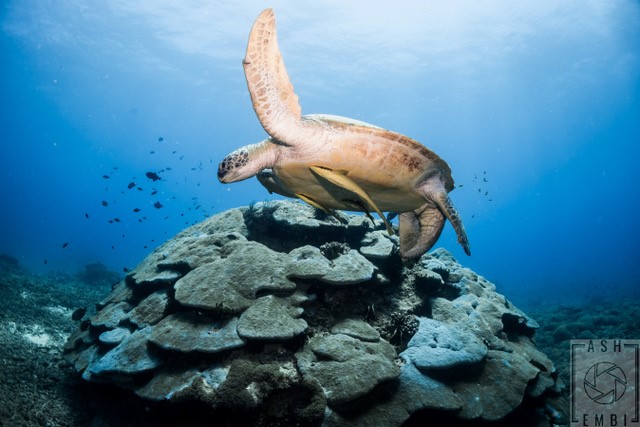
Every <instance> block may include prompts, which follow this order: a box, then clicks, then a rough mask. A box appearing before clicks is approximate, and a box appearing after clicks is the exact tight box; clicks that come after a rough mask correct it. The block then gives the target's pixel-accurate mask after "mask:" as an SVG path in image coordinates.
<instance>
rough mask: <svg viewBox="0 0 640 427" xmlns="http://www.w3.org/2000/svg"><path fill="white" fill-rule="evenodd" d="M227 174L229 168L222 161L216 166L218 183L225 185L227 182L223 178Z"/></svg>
mask: <svg viewBox="0 0 640 427" xmlns="http://www.w3.org/2000/svg"><path fill="white" fill-rule="evenodd" d="M228 173H229V168H228V167H227V164H226V163H225V162H224V160H223V161H222V162H221V163H220V164H219V165H218V181H220V182H221V183H223V184H227V183H228V182H229V181H227V180H225V177H226V176H227V174H228Z"/></svg>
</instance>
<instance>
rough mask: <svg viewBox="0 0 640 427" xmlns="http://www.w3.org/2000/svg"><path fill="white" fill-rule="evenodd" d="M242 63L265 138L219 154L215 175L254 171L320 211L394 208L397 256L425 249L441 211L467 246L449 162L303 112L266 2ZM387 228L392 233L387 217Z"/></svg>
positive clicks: (396, 139) (360, 126) (438, 228)
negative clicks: (450, 194)
mask: <svg viewBox="0 0 640 427" xmlns="http://www.w3.org/2000/svg"><path fill="white" fill-rule="evenodd" d="M243 66H244V71H245V76H246V78H247V86H248V88H249V93H250V95H251V100H252V102H253V108H254V110H255V112H256V114H257V116H258V119H259V120H260V123H261V124H262V126H263V127H264V129H265V130H266V131H267V133H268V134H269V135H270V138H268V139H266V140H265V141H262V142H261V143H258V144H252V145H248V146H245V147H242V148H240V149H238V150H236V151H234V152H233V153H231V154H229V155H228V156H227V157H225V159H224V160H223V161H222V162H221V163H220V166H219V167H218V179H219V180H220V181H221V182H223V183H229V182H236V181H240V180H243V179H247V178H250V177H252V176H256V175H258V179H259V180H260V182H261V183H262V184H263V185H264V186H265V187H266V188H267V189H268V190H269V191H270V192H276V193H279V194H282V195H284V196H287V197H298V198H300V199H302V200H304V201H305V202H307V203H310V204H311V205H313V206H315V207H318V208H320V209H323V210H325V211H327V212H331V211H332V210H334V209H343V210H356V211H365V212H369V211H376V212H378V213H379V214H380V215H381V216H382V214H381V212H382V211H394V212H400V252H401V255H402V257H403V258H404V259H415V258H418V257H420V256H421V255H422V254H423V253H424V252H426V251H427V250H429V249H430V248H431V246H433V244H434V243H435V242H436V240H437V239H438V237H439V236H440V233H441V232H442V228H443V226H444V222H445V218H447V219H449V221H450V222H451V223H452V225H453V226H454V228H455V230H456V233H457V235H458V241H459V242H460V244H461V245H462V247H463V248H464V250H465V252H466V253H467V254H469V253H470V251H469V242H468V240H467V236H466V233H465V230H464V226H463V225H462V221H461V220H460V218H459V216H458V213H457V212H456V210H455V208H454V207H453V204H452V203H451V200H450V199H449V197H448V195H447V193H448V192H449V191H451V190H452V189H453V188H454V184H453V179H452V178H451V169H450V168H449V166H448V165H447V163H446V162H445V161H444V160H442V159H441V158H440V157H438V156H437V155H436V154H435V153H434V152H433V151H431V150H429V149H428V148H426V147H425V146H423V145H422V144H420V143H418V142H417V141H414V140H413V139H411V138H409V137H406V136H404V135H401V134H399V133H396V132H392V131H388V130H385V129H382V128H379V127H377V126H373V125H370V124H368V123H364V122H360V121H356V120H352V119H347V118H343V117H338V116H330V115H306V116H302V113H301V108H300V105H299V104H298V97H297V95H296V94H295V92H294V90H293V86H292V84H291V82H290V80H289V76H288V74H287V70H286V68H285V65H284V61H283V60H282V56H281V54H280V50H279V48H278V41H277V35H276V24H275V16H274V14H273V11H272V10H271V9H267V10H265V11H263V12H262V13H261V14H260V16H259V17H258V18H257V19H256V22H255V24H254V25H253V28H252V30H251V34H250V36H249V43H248V46H247V53H246V56H245V59H244V61H243ZM383 219H384V217H383ZM385 222H386V220H385ZM387 229H388V230H389V232H391V228H390V226H389V224H388V223H387Z"/></svg>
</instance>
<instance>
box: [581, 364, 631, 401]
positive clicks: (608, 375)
mask: <svg viewBox="0 0 640 427" xmlns="http://www.w3.org/2000/svg"><path fill="white" fill-rule="evenodd" d="M626 389H627V376H626V375H625V374H624V371H623V370H622V369H621V368H620V367H619V366H618V365H616V364H615V363H610V362H600V363H596V364H595V365H593V366H591V368H589V370H588V371H587V373H586V375H585V376H584V390H585V392H586V393H587V396H589V398H590V399H591V400H593V401H594V402H597V403H601V404H603V405H606V404H610V403H614V402H617V401H618V400H620V399H621V398H622V396H624V392H625V391H626Z"/></svg>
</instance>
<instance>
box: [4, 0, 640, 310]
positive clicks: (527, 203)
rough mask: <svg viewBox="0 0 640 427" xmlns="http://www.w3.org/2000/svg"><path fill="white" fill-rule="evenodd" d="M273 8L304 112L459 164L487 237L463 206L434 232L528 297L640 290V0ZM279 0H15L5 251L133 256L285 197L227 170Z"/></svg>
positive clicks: (118, 261)
mask: <svg viewBox="0 0 640 427" xmlns="http://www.w3.org/2000/svg"><path fill="white" fill-rule="evenodd" d="M270 6H272V7H273V8H274V9H275V11H276V15H277V18H278V24H279V27H278V31H279V40H280V47H281V50H282V53H283V56H284V59H285V62H286V64H287V67H288V70H289V74H290V76H291V79H292V81H293V84H294V86H295V88H296V91H297V93H298V95H299V97H300V102H301V105H302V108H303V113H330V114H338V115H343V116H347V117H353V118H357V119H360V120H364V121H367V122H370V123H373V124H376V125H379V126H382V127H385V128H388V129H392V130H395V131H398V132H401V133H404V134H406V135H408V136H410V137H412V138H415V139H417V140H419V141H421V142H422V143H424V144H425V145H427V146H428V147H430V148H431V149H433V150H434V151H436V152H437V153H438V154H439V155H440V156H441V157H443V158H444V159H445V160H446V161H447V162H448V163H449V165H450V166H451V168H452V170H453V175H454V178H455V180H456V183H457V184H462V187H459V188H457V189H456V190H455V191H454V192H453V193H452V194H451V197H452V199H453V200H454V203H455V204H456V206H457V207H458V210H459V211H460V213H461V215H462V217H463V219H464V222H465V225H466V228H467V231H468V234H469V238H470V241H471V248H472V253H473V255H472V256H471V257H467V256H466V255H464V253H463V252H462V250H461V248H460V247H459V246H458V245H457V244H456V238H455V235H454V233H453V231H452V229H451V227H450V226H449V225H447V227H446V229H445V232H444V233H443V235H442V237H441V238H440V241H439V242H438V244H437V246H443V247H445V248H447V249H448V250H450V251H452V252H453V253H454V255H455V256H456V257H457V258H458V259H459V260H460V261H462V262H463V263H464V264H465V265H467V266H469V267H470V268H473V269H474V270H476V271H477V272H479V273H480V274H482V275H484V276H486V277H487V278H488V279H489V280H491V281H493V282H495V283H497V284H498V286H499V290H500V291H502V292H503V293H505V294H506V295H507V296H508V297H510V298H511V299H512V300H515V301H523V302H533V303H536V304H549V303H558V302H571V301H586V302H588V301H589V300H592V299H596V300H599V301H601V300H602V298H603V297H607V298H608V297H618V296H626V297H631V298H640V294H639V291H638V289H640V286H639V285H640V283H639V281H640V280H639V279H638V274H637V272H638V270H637V266H638V265H639V264H640V225H639V224H640V222H639V221H638V218H639V214H640V209H639V207H640V198H639V197H638V196H639V191H638V184H640V167H639V166H638V159H639V158H640V148H639V145H640V144H639V143H640V85H639V83H640V5H639V4H638V2H637V1H625V0H613V1H607V2H605V1H593V2H586V1H583V0H575V1H562V2H559V1H539V0H536V1H519V2H512V1H507V0H505V1H486V2H475V1H471V0H469V1H460V2H445V1H438V2H436V1H429V2H413V3H398V4H397V5H395V2H387V1H375V2H313V3H309V2H293V1H289V2H287V1H274V2H272V3H271V4H270ZM263 7H265V6H264V4H262V3H261V2H257V1H254V2H200V1H183V2H170V1H167V0H158V1H153V2H147V1H135V0H134V1H131V0H127V1H109V2H92V1H88V0H87V1H82V0H76V1H65V0H60V1H55V2H36V1H24V0H18V1H11V0H9V1H4V2H2V4H1V5H0V52H1V53H0V55H1V58H2V60H1V63H2V65H1V67H0V73H1V78H0V124H1V128H0V129H1V131H2V137H1V139H0V140H1V141H2V142H1V144H2V154H1V155H0V182H1V185H0V206H1V207H0V209H1V210H0V212H1V220H2V221H0V253H6V254H10V255H13V256H15V257H16V258H18V259H19V261H20V262H21V263H22V264H23V265H24V266H26V267H28V268H30V269H32V270H34V271H36V272H39V273H47V272H54V271H63V272H75V271H78V270H80V269H81V268H82V266H83V265H84V264H86V263H89V262H94V261H101V262H103V263H105V264H106V265H107V266H109V267H110V268H113V269H114V270H118V271H122V268H123V267H128V268H131V267H133V266H135V265H136V264H137V263H138V262H139V261H141V260H142V259H143V258H144V257H145V256H146V255H147V254H148V253H150V252H151V250H152V249H153V248H154V247H156V246H157V245H158V244H160V243H162V242H163V241H164V240H166V239H167V238H170V237H171V236H173V235H174V234H175V233H176V232H178V231H180V230H181V229H183V228H184V227H185V226H186V225H187V224H191V223H193V222H195V221H199V220H202V219H203V218H205V216H206V215H211V214H214V213H216V212H220V211H223V210H226V209H229V208H232V207H237V206H241V205H247V204H249V203H250V202H252V201H260V200H268V199H269V198H270V196H269V195H268V194H267V192H266V191H265V190H264V189H263V188H262V187H261V186H260V185H259V183H258V182H257V181H256V180H255V179H252V180H249V181H245V182H242V183H237V184H233V185H227V186H223V185H222V184H220V183H218V181H217V179H216V166H217V163H218V162H219V161H220V160H221V159H222V157H224V155H226V154H227V153H229V152H230V151H232V150H234V149H235V148H238V147H239V146H242V145H245V144H248V143H253V142H257V141H260V140H262V139H264V138H265V136H266V134H265V132H264V131H263V130H262V128H261V126H260V124H259V122H258V120H257V119H256V117H255V114H254V112H253V110H252V108H251V103H250V100H249V95H248V92H247V90H246V86H245V81H244V75H243V71H242V67H241V60H242V58H243V57H244V51H245V48H246V39H247V35H248V33H249V29H250V27H251V24H252V22H253V20H254V19H255V17H256V16H257V15H258V13H259V12H260V11H261V10H262V8H263ZM168 168H171V169H170V170H167V169H168ZM161 170H164V171H163V172H159V171H161ZM149 171H153V172H158V173H159V175H160V176H161V177H162V180H161V181H157V182H155V183H154V182H152V181H151V180H150V179H148V178H147V177H146V176H145V173H146V172H149ZM103 176H107V177H108V178H103ZM485 178H486V182H485ZM131 182H135V184H136V186H135V187H133V188H132V189H128V188H127V185H128V184H129V183H131ZM138 186H139V187H140V188H142V190H138V189H137V187H138ZM155 190H157V194H155V195H151V192H152V191H155ZM103 201H106V202H107V203H108V206H106V207H105V206H102V202H103ZM156 202H160V203H161V204H162V205H163V207H162V208H160V209H157V208H155V207H154V206H153V204H154V203H156ZM133 209H140V212H133ZM85 214H86V215H88V218H87V217H86V215H85ZM115 218H118V219H119V220H120V222H116V221H115ZM143 218H146V219H143ZM109 220H111V221H113V223H109ZM65 243H68V245H67V246H66V247H64V248H63V247H62V246H63V244H65ZM45 262H46V263H45Z"/></svg>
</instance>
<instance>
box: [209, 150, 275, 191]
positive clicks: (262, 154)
mask: <svg viewBox="0 0 640 427" xmlns="http://www.w3.org/2000/svg"><path fill="white" fill-rule="evenodd" d="M275 156H276V153H275V150H274V144H268V143H266V141H263V142H260V143H258V144H251V145H247V146H245V147H242V148H238V149H237V150H235V151H234V152H232V153H231V154H229V155H228V156H227V157H225V158H224V159H222V162H220V164H219V165H218V180H219V181H220V182H221V183H223V184H229V183H231V182H237V181H242V180H243V179H247V178H251V177H252V176H255V175H256V174H258V173H259V172H260V171H262V170H263V169H265V168H270V167H272V166H273V163H274V162H275V158H276V157H275Z"/></svg>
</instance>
